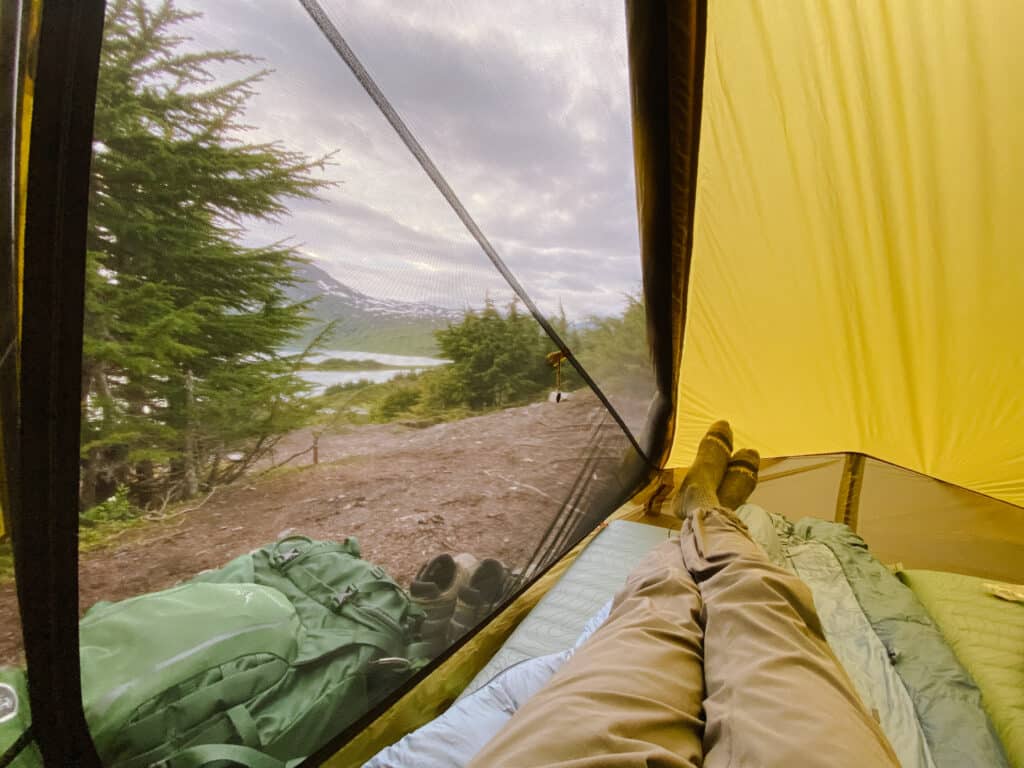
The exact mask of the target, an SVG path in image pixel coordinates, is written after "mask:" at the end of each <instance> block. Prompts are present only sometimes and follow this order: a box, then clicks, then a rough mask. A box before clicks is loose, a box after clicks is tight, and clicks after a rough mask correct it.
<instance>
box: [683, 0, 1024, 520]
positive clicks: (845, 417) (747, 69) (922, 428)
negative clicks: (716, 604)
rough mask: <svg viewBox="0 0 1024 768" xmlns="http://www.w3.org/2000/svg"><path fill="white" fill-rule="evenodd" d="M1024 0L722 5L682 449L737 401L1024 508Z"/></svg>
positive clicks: (751, 433) (709, 63) (708, 114)
mask: <svg viewBox="0 0 1024 768" xmlns="http://www.w3.org/2000/svg"><path fill="white" fill-rule="evenodd" d="M1022 25H1024V5H1021V4H1019V3H969V2H942V3H935V2H931V0H927V1H926V0H918V2H907V3H888V2H884V0H877V1H875V2H864V3H857V4H848V3H813V4H812V3H761V2H753V1H751V2H712V3H709V9H708V22H707V56H706V59H705V77H704V95H703V116H702V124H701V137H700V154H699V163H698V172H697V199H696V211H695V218H694V246H693V253H692V262H691V272H690V286H689V298H688V306H687V317H686V326H685V337H684V345H683V354H682V363H681V368H680V375H679V392H678V397H679V401H678V412H677V413H678V418H677V421H676V424H677V429H676V435H675V440H674V444H673V447H672V451H671V455H670V458H669V462H668V464H669V466H683V465H686V464H687V463H689V461H690V459H691V457H692V454H693V450H694V448H695V446H696V444H697V441H698V439H699V437H700V435H701V433H702V432H703V430H704V429H705V428H706V426H707V424H708V423H709V422H711V421H712V420H713V419H715V418H722V417H725V418H728V419H730V420H732V422H733V424H734V426H735V428H736V431H737V440H738V442H739V443H740V444H747V445H755V446H757V447H758V448H759V449H761V451H762V452H763V454H765V455H797V454H809V453H823V452H829V451H858V452H863V453H866V454H870V455H872V456H876V457H878V458H881V459H884V460H887V461H890V462H893V463H895V464H899V465H902V466H905V467H909V468H912V469H915V470H918V471H920V472H923V473H926V474H928V475H931V476H933V477H937V478H940V479H943V480H946V481H949V482H952V483H955V484H957V485H962V486H965V487H967V488H971V489H974V490H977V491H981V492H982V493H985V494H990V495H992V496H994V497H996V498H999V499H1003V500H1006V501H1010V502H1012V503H1015V504H1018V505H1024V387H1022V382H1024V339H1022V335H1021V330H1022V328H1024V323H1022V321H1021V316H1020V308H1019V303H1020V297H1021V296H1024V258H1022V256H1021V253H1022V250H1024V215H1022V210H1024V207H1022V204H1024V194H1022V192H1021V191H1020V183H1021V182H1020V180H1021V179H1022V178H1024V142H1021V141H1020V140H1019V136H1020V135H1024V99H1020V98H1016V97H1015V96H1013V94H1020V93H1022V92H1024V68H1022V67H1021V66H1019V42H1018V41H1017V39H1016V36H1015V35H1014V34H1012V30H1015V29H1020V28H1021V26H1022Z"/></svg>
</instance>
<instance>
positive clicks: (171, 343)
mask: <svg viewBox="0 0 1024 768" xmlns="http://www.w3.org/2000/svg"><path fill="white" fill-rule="evenodd" d="M197 17H198V14H189V13H184V12H181V11H179V10H177V9H176V8H175V7H174V5H173V3H171V2H164V3H162V4H158V5H154V4H149V3H146V2H142V1H141V0H115V1H114V2H112V3H110V4H109V6H108V12H107V20H106V26H105V33H104V45H103V52H102V57H103V58H102V66H101V70H100V79H99V84H98V93H97V104H96V122H95V138H94V145H93V146H94V155H93V162H92V197H91V201H90V217H89V234H88V248H89V253H88V275H87V287H86V312H85V341H84V361H83V371H82V382H83V391H82V449H81V455H82V483H81V505H82V509H83V510H88V509H90V508H92V507H94V505H95V504H96V502H98V501H100V500H102V499H104V498H106V497H109V496H111V494H114V492H115V491H117V489H119V488H122V487H124V488H127V489H128V491H127V495H126V496H125V495H124V494H122V496H124V500H126V501H127V500H129V499H130V503H131V504H132V505H134V506H135V507H138V508H144V507H147V506H151V505H153V504H158V503H166V501H168V500H174V499H183V498H188V497H190V496H194V495H195V494H196V493H197V492H199V490H201V489H205V488H209V487H212V486H213V485H215V484H217V483H221V482H227V481H230V480H231V479H232V478H233V477H235V476H237V475H238V474H240V473H241V472H242V471H244V469H245V468H246V467H247V466H249V465H250V464H251V463H252V461H254V460H255V459H256V458H258V457H259V456H260V455H261V454H263V453H264V452H265V451H267V450H268V449H269V447H270V446H271V445H272V444H273V442H274V441H275V440H276V439H277V436H278V435H281V434H282V433H285V432H287V431H288V430H290V429H293V428H294V427H296V426H298V425H299V424H301V423H303V421H304V420H305V419H306V418H307V416H308V413H309V412H308V404H307V401H306V400H305V399H303V398H302V394H303V393H304V391H305V390H306V385H305V384H304V382H302V380H301V379H300V378H299V377H298V376H297V375H296V367H297V365H298V363H299V361H297V360H295V359H292V358H288V357H284V356H282V355H281V353H279V352H278V350H280V349H281V348H282V347H285V346H286V345H287V344H288V343H289V342H290V341H291V340H293V339H295V338H296V337H298V335H299V334H300V333H301V332H302V331H303V329H304V328H305V326H306V325H307V322H308V320H307V317H306V305H305V304H304V303H302V302H294V301H289V299H288V298H287V289H289V287H290V286H292V285H293V284H294V282H295V274H294V270H295V264H296V262H297V253H296V251H295V250H294V249H293V248H292V247H290V246H288V245H285V244H281V243H274V244H269V245H266V246H264V247H249V246H247V245H244V244H243V235H244V233H245V224H246V222H247V221H252V220H259V219H263V220H274V219H278V218H280V217H281V216H283V215H285V214H286V213H287V212H288V209H287V206H286V201H287V200H288V199H290V198H291V199H294V198H311V197H314V196H316V194H317V193H318V191H319V190H321V189H322V188H323V187H324V186H325V182H324V181H322V180H320V177H319V171H321V170H322V169H323V167H324V164H325V161H326V159H325V158H319V159H311V158H308V157H306V156H304V155H302V154H299V153H296V152H291V151H289V150H287V149H286V148H284V147H283V146H281V145H279V144H277V143H271V144H266V143H251V142H248V141H246V139H245V126H244V123H243V121H242V118H243V117H244V110H245V106H246V103H247V101H248V100H249V99H250V97H251V96H253V94H254V93H255V87H256V85H257V84H258V83H259V81H260V79H261V78H262V77H264V75H265V74H266V72H264V71H256V72H254V73H253V74H251V75H249V76H247V77H243V78H242V79H239V80H235V81H233V82H229V83H226V84H214V82H213V81H214V77H213V74H212V72H211V70H212V69H214V68H216V67H219V66H221V65H229V66H235V67H237V65H247V64H253V63H254V62H253V60H252V59H251V58H250V57H247V56H245V55H243V54H241V53H238V52H234V51H209V52H205V53H185V52H182V51H180V50H179V46H180V45H181V43H182V41H183V40H184V39H185V37H183V36H182V33H181V31H180V26H181V25H182V24H183V23H184V22H187V21H190V20H194V19H195V18H197ZM229 452H239V453H241V454H242V455H243V459H242V460H241V461H237V460H236V461H224V456H225V455H226V454H227V453H229ZM118 493H121V492H120V491H118Z"/></svg>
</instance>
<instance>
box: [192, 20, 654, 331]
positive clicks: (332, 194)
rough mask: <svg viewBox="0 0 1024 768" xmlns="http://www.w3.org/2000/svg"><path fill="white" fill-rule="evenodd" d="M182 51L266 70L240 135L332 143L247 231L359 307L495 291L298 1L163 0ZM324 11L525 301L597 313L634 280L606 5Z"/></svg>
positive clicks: (476, 255)
mask: <svg viewBox="0 0 1024 768" xmlns="http://www.w3.org/2000/svg"><path fill="white" fill-rule="evenodd" d="M178 4H179V5H180V6H181V7H183V8H193V9H195V10H200V11H202V12H203V13H204V14H205V16H204V18H203V19H202V20H199V21H196V22H191V23H189V24H188V25H187V29H186V28H185V27H183V28H182V30H181V31H182V32H183V33H187V34H189V35H191V36H192V37H193V41H192V42H191V43H190V45H194V46H198V47H202V48H211V47H213V48H234V49H238V50H240V51H242V52H245V53H250V54H253V55H256V56H258V57H260V58H262V59H263V60H264V63H265V66H267V67H269V68H271V69H273V70H274V72H273V73H272V74H271V75H269V76H268V77H267V79H266V80H265V81H264V82H263V84H262V86H261V89H260V90H261V92H260V94H259V96H258V97H256V98H254V99H253V100H252V102H251V107H250V110H249V113H248V116H247V120H248V122H249V123H250V124H252V125H253V126H254V128H255V131H254V136H253V138H258V139H261V140H280V141H282V142H284V143H285V144H286V145H287V146H288V147H289V148H293V149H297V150H301V151H303V152H305V153H308V154H311V155H320V154H324V153H328V152H335V153H336V155H335V158H334V163H335V164H334V165H333V166H331V167H330V168H329V170H328V172H327V175H328V176H329V177H330V178H333V179H336V180H337V181H339V182H341V183H340V184H339V185H338V186H337V187H336V188H334V189H332V190H329V191H328V192H327V193H326V194H325V199H324V201H323V202H299V203H295V204H294V205H293V213H292V215H291V216H290V217H289V218H287V219H285V220H283V221H282V222H280V223H279V224H277V225H275V226H264V225H260V226H258V227H254V228H253V230H252V236H253V237H254V238H256V239H263V240H271V239H272V240H276V239H280V238H281V237H282V236H291V237H293V238H294V239H295V240H296V241H297V242H299V243H301V244H302V248H303V250H304V251H305V252H306V253H307V254H308V255H309V256H311V257H313V258H314V259H315V260H316V263H317V264H318V265H320V266H321V267H323V268H324V269H326V270H327V271H328V272H330V273H331V274H333V275H334V276H335V277H336V278H337V279H338V280H340V281H342V282H344V283H347V284H349V285H351V286H353V287H354V288H357V289H359V290H361V291H363V292H365V293H368V294H370V295H372V296H377V297H382V298H393V299H402V300H409V301H416V300H421V301H428V302H431V303H435V304H441V305H445V306H452V307H459V308H461V307H463V306H466V305H467V304H468V305H479V304H480V303H481V302H482V300H483V297H484V296H485V295H486V294H487V293H488V292H489V293H490V295H491V296H493V297H495V298H498V299H502V298H504V297H506V296H507V295H508V293H507V290H505V288H504V283H503V281H502V280H501V278H500V277H499V276H498V275H497V273H496V272H495V271H494V269H493V267H491V265H490V263H489V262H488V261H487V259H486V257H485V256H484V255H483V254H482V253H481V251H480V249H479V247H478V246H477V245H476V243H475V242H474V241H473V240H472V239H471V238H470V237H469V235H468V234H467V233H466V232H465V230H464V229H463V227H462V224H461V223H460V222H459V221H458V219H457V218H456V217H455V215H454V214H453V213H452V212H451V210H450V209H449V208H448V207H447V204H446V203H445V202H444V200H443V199H442V198H441V196H440V195H439V194H438V193H437V191H436V190H435V189H434V188H433V186H432V185H431V183H430V181H429V180H428V179H427V177H426V175H425V174H424V173H423V171H422V170H421V169H420V167H419V166H418V165H417V164H416V162H415V160H414V159H413V158H412V156H411V155H410V154H409V153H408V150H406V148H405V147H404V145H402V143H401V141H400V140H399V139H398V138H397V136H396V135H395V134H394V132H393V131H392V129H391V128H390V126H389V125H388V124H387V123H386V121H385V120H384V118H383V117H381V116H380V114H379V113H378V111H377V108H376V107H375V106H374V104H373V103H372V102H371V101H370V99H369V97H367V96H366V94H365V93H364V92H363V90H362V89H361V88H360V86H359V85H358V84H357V83H356V81H355V79H354V78H353V77H352V75H351V74H350V73H349V71H348V69H347V68H346V67H345V65H344V63H343V62H342V61H341V60H340V59H339V58H338V57H337V54H336V53H335V52H334V50H333V48H331V46H330V44H329V43H328V42H327V41H326V40H325V39H324V38H323V36H322V35H321V33H320V32H319V30H318V29H317V28H316V26H315V25H314V24H313V22H312V20H311V19H310V18H309V17H308V16H307V14H306V13H305V11H303V10H302V8H301V6H300V5H299V4H298V2H297V0H217V2H207V1H204V0H179V3H178ZM324 5H325V8H326V9H327V11H328V13H329V14H330V16H331V17H332V19H333V21H334V23H335V24H336V25H337V27H338V28H339V29H340V31H341V33H342V34H343V35H344V36H345V37H346V39H347V40H348V42H349V44H350V45H351V46H352V48H353V49H354V50H355V52H356V54H357V55H358V56H359V57H360V58H361V59H362V61H363V63H364V65H365V66H366V67H367V69H368V70H369V71H370V73H371V74H372V75H373V77H374V78H375V79H376V80H377V82H378V84H379V85H380V87H381V89H382V90H383V91H384V93H385V94H386V95H387V96H388V98H389V99H390V100H391V102H392V104H394V106H395V107H396V109H397V110H398V112H399V113H400V114H401V115H402V116H403V118H404V119H405V121H406V123H407V124H408V125H409V127H410V128H411V129H412V131H413V133H414V134H416V136H417V138H418V139H419V140H420V142H421V143H422V144H423V146H424V147H425V148H426V150H427V152H428V153H430V154H431V156H432V157H433V159H434V161H435V163H436V164H437V165H438V167H439V168H440V169H441V171H442V173H444V174H445V175H446V176H447V178H448V181H449V183H450V184H451V185H452V187H453V188H454V189H455V191H456V193H457V194H458V195H459V196H460V197H461V198H462V201H463V203H464V204H465V205H466V207H467V208H468V209H469V211H470V213H471V214H472V215H473V216H474V217H475V218H476V220H477V222H478V223H479V224H480V226H481V228H482V229H483V231H484V232H485V233H486V234H487V236H488V237H489V238H490V239H491V241H492V242H493V243H494V245H495V246H496V248H497V249H498V251H499V253H501V255H502V256H503V257H504V259H505V260H506V262H507V263H508V265H509V267H510V268H511V269H512V271H513V272H514V273H515V274H516V276H517V277H518V278H519V279H520V280H521V281H522V283H523V284H524V285H525V286H526V288H527V290H528V291H529V292H530V294H531V295H532V296H533V298H534V299H535V300H536V301H537V302H538V303H539V304H540V305H541V307H542V309H544V310H545V311H547V312H552V311H554V310H556V309H557V306H558V303H559V301H561V302H562V303H563V304H564V306H565V309H566V311H567V313H568V314H569V315H570V317H573V318H580V317H584V316H586V315H589V314H597V313H599V314H610V313H614V312H618V311H620V310H621V308H622V306H623V303H624V302H623V294H624V293H625V292H627V291H636V290H638V289H639V286H640V260H639V255H638V254H639V246H638V240H637V227H636V204H635V197H634V187H633V165H632V145H631V139H630V127H629V91H628V83H627V74H626V48H625V21H624V12H623V8H622V4H621V3H619V2H611V1H609V2H569V1H567V0H541V1H540V2H534V1H532V0H531V1H529V2H526V1H524V0H514V1H512V0H504V1H503V2H493V1H488V2H482V1H481V0H449V1H448V2H444V1H443V0H403V1H399V0H326V2H324Z"/></svg>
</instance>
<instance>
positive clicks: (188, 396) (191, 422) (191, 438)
mask: <svg viewBox="0 0 1024 768" xmlns="http://www.w3.org/2000/svg"><path fill="white" fill-rule="evenodd" d="M195 409H196V395H195V379H194V378H193V377H192V369H189V370H187V371H186V372H185V457H184V458H185V498H192V497H193V496H195V495H196V494H197V493H199V473H198V470H197V468H196V463H197V460H198V456H197V453H198V446H197V444H196V425H195Z"/></svg>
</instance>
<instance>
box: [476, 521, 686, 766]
mask: <svg viewBox="0 0 1024 768" xmlns="http://www.w3.org/2000/svg"><path fill="white" fill-rule="evenodd" d="M699 614H700V598H699V596H698V594H697V588H696V587H695V585H694V583H693V580H692V579H691V578H690V575H689V573H688V572H687V571H686V569H685V568H684V567H683V563H682V558H681V556H680V552H679V542H678V541H675V540H672V541H667V542H665V543H664V544H662V545H661V546H659V547H657V548H656V549H654V550H652V551H651V552H650V553H649V554H648V555H647V556H646V558H645V559H644V560H643V561H642V562H641V563H640V564H639V565H638V566H637V567H636V568H635V569H634V570H633V572H632V573H631V574H630V576H629V578H628V579H627V581H626V585H625V587H624V588H623V589H622V590H621V591H620V592H619V594H618V595H617V596H616V598H615V604H614V606H613V608H612V612H611V614H610V615H609V617H608V620H607V621H606V622H605V623H604V624H603V625H602V626H601V627H600V628H599V629H598V630H597V632H595V633H594V635H593V636H592V637H591V638H590V640H588V641H587V642H586V643H584V644H583V646H581V647H580V648H579V650H577V651H576V653H575V655H574V656H573V657H572V658H571V659H570V660H569V661H568V662H566V664H565V666H564V667H563V668H562V669H560V670H559V671H558V672H557V673H556V674H555V676H554V677H553V678H552V679H551V681H550V682H548V684H547V685H545V686H544V688H542V689H541V690H540V691H539V692H538V693H537V694H536V695H535V696H534V697H533V698H531V699H530V700H529V701H528V702H527V703H526V704H525V705H523V707H522V708H521V709H520V710H519V711H518V712H517V713H516V714H515V715H514V716H513V717H512V719H511V720H510V721H509V722H508V724H507V725H506V726H505V727H504V728H503V729H502V730H501V731H500V732H499V733H498V735H497V736H496V737H495V738H494V739H493V740H492V741H491V742H490V743H489V744H488V745H487V746H486V747H485V748H484V749H483V751H482V752H481V753H480V754H478V755H477V756H476V758H474V760H473V762H472V763H471V766H473V767H474V768H531V767H539V766H545V768H550V767H552V766H558V767H559V768H598V766H600V767H601V768H620V767H621V768H626V767H627V766H630V767H632V766H640V765H646V766H658V767H659V768H697V767H698V766H700V765H701V734H702V731H703V722H702V720H701V716H700V715H701V700H702V699H703V696H704V685H703V676H702V673H701V630H700V627H699V626H698V617H699Z"/></svg>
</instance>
